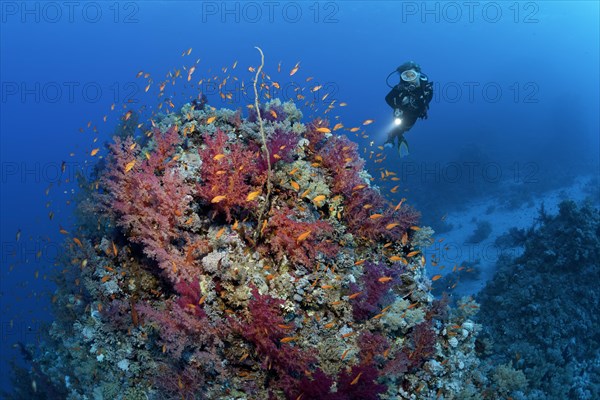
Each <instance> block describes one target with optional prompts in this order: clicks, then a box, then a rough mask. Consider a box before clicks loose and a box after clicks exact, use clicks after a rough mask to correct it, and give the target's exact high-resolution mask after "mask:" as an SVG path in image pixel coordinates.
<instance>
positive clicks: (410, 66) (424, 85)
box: [385, 61, 433, 156]
mask: <svg viewBox="0 0 600 400" xmlns="http://www.w3.org/2000/svg"><path fill="white" fill-rule="evenodd" d="M396 72H397V73H398V74H399V75H400V82H399V83H398V84H397V85H396V86H391V85H390V84H389V82H388V81H389V79H390V77H391V76H392V75H393V74H394V73H396ZM385 82H386V84H387V85H388V86H389V87H390V88H392V90H390V92H389V93H388V94H387V96H385V101H386V103H388V105H389V106H390V107H392V109H393V110H394V125H395V127H394V128H393V129H392V130H391V131H390V132H389V133H388V137H387V140H386V141H385V145H386V146H388V145H389V146H393V145H394V141H395V139H396V138H397V139H398V144H397V146H398V152H399V153H400V155H401V156H404V155H406V154H408V142H407V141H406V138H405V137H404V134H405V133H406V132H408V131H409V130H410V128H412V127H413V125H414V124H415V122H417V119H419V118H421V119H426V118H427V110H428V109H429V102H431V99H432V98H433V83H432V82H430V81H429V79H428V78H427V75H425V74H424V73H422V72H421V67H420V66H419V65H418V64H416V63H414V62H412V61H409V62H406V63H404V64H402V65H401V66H399V67H398V68H396V70H395V71H393V72H391V73H390V74H389V75H388V76H387V78H386V80H385Z"/></svg>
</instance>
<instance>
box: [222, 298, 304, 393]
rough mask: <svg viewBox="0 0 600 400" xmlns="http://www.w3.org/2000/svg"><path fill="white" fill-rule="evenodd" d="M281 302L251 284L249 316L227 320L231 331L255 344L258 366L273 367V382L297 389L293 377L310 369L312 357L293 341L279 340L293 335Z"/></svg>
mask: <svg viewBox="0 0 600 400" xmlns="http://www.w3.org/2000/svg"><path fill="white" fill-rule="evenodd" d="M283 303H284V301H283V300H280V299H276V298H274V297H271V296H269V295H266V294H265V295H261V294H259V293H258V290H257V289H256V287H252V299H251V300H250V301H249V303H248V314H249V316H248V318H246V319H245V320H244V321H240V320H237V319H234V318H230V319H229V320H230V326H231V327H232V329H233V331H234V332H235V333H237V334H238V335H240V336H242V337H244V338H245V339H246V340H247V341H249V342H250V343H252V344H253V345H254V347H255V349H256V354H257V356H258V357H259V359H260V361H261V368H263V369H264V370H270V369H273V370H274V371H275V372H276V373H277V374H278V377H277V382H276V385H277V386H278V387H279V388H280V389H281V390H283V391H284V392H288V393H289V392H291V391H294V390H297V385H298V383H299V380H298V379H296V378H299V377H301V376H302V375H303V374H304V371H307V370H309V369H310V364H311V363H313V362H315V359H314V358H313V357H311V356H310V355H308V353H307V352H305V351H302V350H300V349H299V348H298V347H296V346H295V345H293V344H291V343H282V342H281V340H282V339H283V338H284V337H288V336H289V335H293V332H290V331H289V330H287V329H285V326H286V322H285V320H284V319H283V316H282V311H281V306H282V305H283ZM294 377H296V378H294Z"/></svg>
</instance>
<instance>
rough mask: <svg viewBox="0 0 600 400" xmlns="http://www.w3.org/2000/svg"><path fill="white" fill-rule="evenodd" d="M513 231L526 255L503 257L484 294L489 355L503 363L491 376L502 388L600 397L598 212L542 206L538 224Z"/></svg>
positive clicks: (536, 394) (539, 395)
mask: <svg viewBox="0 0 600 400" xmlns="http://www.w3.org/2000/svg"><path fill="white" fill-rule="evenodd" d="M511 235H512V236H513V239H514V238H518V239H519V241H522V243H521V245H522V246H523V247H524V251H523V254H522V255H520V256H518V257H516V258H512V257H508V256H505V257H503V258H501V259H500V260H499V262H498V271H497V273H496V275H495V277H494V279H493V280H492V281H490V282H489V284H488V285H487V286H486V288H485V289H484V290H483V291H482V293H481V295H480V301H481V313H480V316H479V318H480V321H481V322H482V324H483V326H484V328H485V330H484V332H485V336H484V338H485V340H487V341H488V342H489V343H491V344H490V345H489V346H488V347H489V349H488V352H491V353H492V354H493V356H490V359H491V360H493V361H494V362H496V363H498V364H503V365H500V366H499V367H498V368H497V371H496V372H495V373H494V376H493V379H494V381H495V382H496V383H497V385H498V386H499V389H500V392H501V393H504V394H508V393H509V392H511V391H515V390H517V389H518V390H520V391H521V393H525V394H526V398H528V399H536V400H537V399H597V398H600V384H599V382H600V351H599V349H600V335H599V332H600V331H599V328H598V326H600V318H599V314H598V312H597V310H598V309H600V294H599V292H598V280H599V279H600V267H599V264H598V260H599V259H600V212H599V211H598V209H595V208H593V207H592V206H591V205H590V204H588V203H584V204H582V205H579V206H578V205H576V204H575V203H574V202H572V201H564V202H562V203H561V204H560V206H559V212H558V214H557V215H553V216H552V215H548V214H547V213H546V211H545V210H544V208H543V207H542V208H541V209H540V213H539V218H538V221H537V223H536V225H534V226H533V227H531V228H530V229H529V230H527V232H520V231H517V230H515V229H513V230H511ZM507 240H508V239H505V240H503V242H506V241H507ZM509 369H516V370H517V371H510V370H509ZM525 382H527V384H525ZM517 383H519V385H517ZM515 398H516V397H515Z"/></svg>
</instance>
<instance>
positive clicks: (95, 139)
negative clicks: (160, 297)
mask: <svg viewBox="0 0 600 400" xmlns="http://www.w3.org/2000/svg"><path fill="white" fill-rule="evenodd" d="M599 10H600V9H599V5H598V2H595V1H569V2H567V1H565V2H562V1H555V2H536V1H531V2H530V1H527V2H420V1H373V2H371V1H369V2H367V1H364V2H363V1H326V2H293V1H292V2H260V1H259V2H252V1H250V2H235V1H231V2H220V1H215V2H212V1H203V2H193V1H168V2H162V1H144V2H141V1H140V2H135V1H131V2H129V1H121V2H93V1H92V2H81V3H79V2H63V1H56V2H55V1H48V2H46V1H43V2H40V1H28V2H21V1H3V2H1V3H0V52H1V53H0V75H1V76H0V81H1V85H2V89H1V100H0V107H1V113H0V132H1V133H0V165H1V171H0V184H1V193H0V202H1V204H0V213H1V215H0V220H1V224H0V243H1V244H2V260H1V263H2V265H1V268H0V302H1V304H0V309H1V310H2V317H1V326H2V341H1V343H0V345H1V346H2V347H1V349H0V354H2V360H1V361H2V362H1V363H0V377H2V388H4V389H5V390H8V389H9V382H8V379H7V376H8V370H9V365H8V360H10V359H11V358H12V357H17V356H18V355H19V354H18V351H17V350H16V349H15V348H14V347H13V344H14V343H16V342H29V343H31V342H35V340H36V339H37V337H38V334H39V329H40V322H42V321H50V320H52V315H50V313H49V304H50V302H51V301H52V292H53V285H52V283H51V282H49V279H46V277H47V276H48V274H49V271H50V270H51V267H52V266H53V265H52V264H54V262H55V261H56V255H57V254H58V253H59V252H60V250H59V249H60V243H61V242H62V240H63V239H64V236H63V235H62V234H61V233H60V232H59V230H60V229H61V228H64V229H65V230H67V231H69V229H70V226H71V224H72V222H73V218H74V216H73V203H72V198H73V191H76V190H77V185H76V184H74V181H75V179H76V171H79V170H84V171H85V173H90V172H91V168H92V165H93V163H94V162H95V161H96V159H95V158H94V157H90V151H91V150H92V149H94V148H100V149H104V145H103V143H104V142H106V141H107V140H109V138H110V136H111V134H112V132H113V130H114V128H115V126H116V123H117V118H118V116H117V114H116V113H117V112H121V110H122V108H121V107H122V105H123V104H126V105H128V107H132V108H134V109H135V107H136V106H138V105H139V106H140V107H141V106H142V105H144V106H145V107H148V112H152V111H154V110H155V109H156V107H157V104H158V103H159V102H160V101H164V99H159V100H157V99H156V86H158V84H159V82H160V81H161V80H163V79H164V77H165V75H166V74H167V73H168V72H169V71H171V73H173V74H174V73H176V72H175V71H176V70H178V69H181V68H182V66H183V65H188V66H189V65H191V64H192V63H193V62H195V61H196V60H197V59H200V62H199V63H198V64H197V69H196V71H195V72H194V80H196V79H195V78H196V77H197V78H198V79H200V78H201V77H210V76H213V75H220V76H222V75H225V73H224V72H223V70H222V68H224V67H227V68H229V71H232V65H233V64H234V63H235V62H236V61H237V63H238V64H237V73H238V74H239V76H240V77H241V78H243V79H245V83H246V85H248V84H249V83H250V82H251V74H250V72H248V67H250V66H254V67H256V66H257V65H258V63H259V54H258V52H257V51H256V49H255V46H260V47H261V48H262V50H263V51H264V53H265V71H266V73H267V74H272V75H276V73H277V69H278V65H279V64H281V69H282V71H283V73H282V74H281V75H282V76H283V79H289V77H288V76H287V75H288V73H287V72H288V71H289V70H291V69H292V68H293V67H294V66H295V65H296V64H297V63H299V66H300V67H299V70H298V73H297V76H296V78H298V81H299V82H301V83H304V84H305V85H306V86H307V87H308V86H312V87H314V86H315V85H322V89H321V91H320V92H319V96H316V95H315V96H314V99H315V101H316V103H317V104H316V111H313V112H312V116H315V117H316V116H323V114H322V113H323V112H324V111H325V110H326V108H327V105H328V104H329V102H330V101H331V100H333V99H335V100H337V101H338V103H339V102H346V103H347V104H348V105H347V106H346V107H343V108H339V107H338V108H336V109H335V110H334V112H332V113H331V114H329V115H325V116H326V117H330V118H333V115H335V116H339V117H340V121H343V123H344V125H345V126H347V127H352V126H361V124H362V123H363V121H365V120H367V119H373V120H374V122H373V123H372V124H370V125H369V126H367V127H365V129H367V130H368V132H369V135H368V137H362V135H360V134H357V135H356V136H355V135H354V133H347V134H348V135H349V136H350V138H351V139H354V140H356V141H358V142H359V143H360V145H361V149H365V150H364V153H363V154H364V157H365V158H366V159H367V160H368V163H367V165H368V167H369V168H370V170H371V171H372V175H373V176H375V177H377V176H378V175H379V173H380V172H381V171H380V169H381V168H384V169H387V170H389V171H396V172H397V173H398V174H399V175H398V176H399V177H400V181H399V182H400V188H399V189H396V190H393V191H392V193H391V194H390V196H391V198H392V199H394V200H395V201H399V200H400V199H401V198H403V197H405V198H407V201H408V202H410V203H411V204H412V205H414V206H415V207H416V208H417V209H418V210H419V211H420V212H421V213H422V216H423V217H422V218H423V223H424V224H427V225H431V226H432V227H433V228H434V229H435V230H437V231H439V232H444V231H445V233H444V234H443V235H446V236H445V240H446V243H448V242H451V243H455V244H456V246H457V248H460V249H462V250H460V251H459V252H460V253H461V255H456V254H454V255H452V256H450V255H449V254H448V253H447V252H444V251H443V250H440V249H438V250H437V253H436V252H435V251H433V252H432V254H431V256H432V257H433V258H434V259H435V258H436V257H437V258H438V259H440V258H441V259H443V258H444V257H447V258H451V261H449V262H448V266H447V268H448V270H450V269H451V268H452V265H453V264H457V263H458V264H460V263H464V262H465V261H467V262H474V261H475V260H479V268H481V270H482V271H481V275H480V276H479V277H477V278H474V279H466V281H467V282H466V283H464V282H459V283H458V285H457V286H454V287H451V286H453V285H454V282H453V281H449V282H448V283H447V286H448V287H446V288H445V289H450V288H451V289H452V290H456V291H457V292H459V293H461V294H475V293H476V292H477V291H478V290H479V289H480V288H481V287H482V286H483V284H484V283H485V281H486V279H489V278H490V277H491V274H492V273H493V269H492V267H493V262H492V261H495V258H494V257H491V258H494V260H486V257H485V255H481V254H478V255H472V254H467V253H466V252H467V251H469V249H470V250H472V251H479V252H481V249H476V248H475V249H474V248H473V247H469V246H467V247H464V246H463V242H464V241H465V238H466V237H467V236H469V235H470V234H471V233H472V232H473V226H476V224H477V222H480V221H481V220H486V221H491V223H492V225H494V230H493V234H494V236H493V237H495V236H498V235H500V234H502V233H503V231H504V230H507V229H508V228H510V227H512V226H515V225H517V226H520V227H527V226H529V225H531V223H533V222H534V221H533V220H534V218H535V213H530V212H529V211H531V210H534V211H535V209H536V208H537V207H538V206H539V204H540V203H541V201H543V200H544V199H546V201H547V202H548V203H549V204H554V205H556V204H557V203H558V201H559V200H560V199H561V198H573V199H575V200H580V199H583V198H585V197H586V196H591V197H592V199H593V200H595V201H596V202H597V201H598V197H597V195H598V174H599V168H600V167H599V166H600V161H599V160H600V159H599V156H600V135H599V132H600V123H599V117H598V109H600V101H599V97H600V96H599V91H598V88H599V87H600V82H599V74H598V71H599V69H600V65H599V52H598V49H599V48H600V43H599V37H600V36H599ZM190 48H191V49H193V50H192V52H191V54H190V55H189V56H187V55H186V56H185V57H183V58H182V53H184V52H186V51H187V50H188V49H190ZM190 60H191V61H190ZM408 60H413V61H415V62H417V63H419V64H420V65H421V67H422V69H423V72H425V73H426V74H427V75H428V76H429V79H430V80H432V81H433V82H434V98H433V100H432V102H431V104H430V110H429V117H428V119H426V120H420V121H418V122H417V124H416V125H415V126H414V128H413V129H412V130H411V131H410V132H408V133H407V136H406V138H407V140H408V142H409V144H410V155H409V156H407V157H404V158H400V157H399V155H398V154H397V153H396V152H395V150H393V149H384V150H382V149H379V148H378V146H382V145H383V142H384V140H385V136H386V133H387V131H388V130H389V129H390V126H391V122H392V111H391V110H390V109H389V107H388V106H387V105H386V104H385V102H384V97H385V95H386V94H387V92H388V90H389V88H388V87H387V86H386V83H385V79H386V76H387V75H388V74H389V73H390V72H392V71H393V70H394V69H395V68H396V67H398V65H400V64H402V63H403V62H405V61H408ZM140 71H143V74H142V77H140V78H136V75H138V72H140ZM184 73H185V72H184ZM145 74H150V79H154V80H152V85H153V86H152V87H151V90H148V92H145V88H146V85H147V84H148V83H149V82H150V80H149V79H148V78H145V77H144V75H145ZM308 77H314V79H313V80H311V81H310V82H306V78H308ZM392 79H397V76H393V77H392ZM232 83H233V82H230V83H229V84H230V85H232ZM236 84H237V85H239V82H237V83H235V84H233V85H232V86H231V87H232V90H233V92H234V93H236V90H235V85H236ZM200 86H202V85H200ZM203 89H204V92H205V93H206V94H207V96H208V101H209V104H211V105H213V106H215V107H217V108H220V107H227V108H232V109H236V108H243V107H245V105H246V104H248V103H249V102H251V101H252V99H251V98H250V99H248V98H244V97H243V96H241V95H239V96H238V95H235V97H234V98H233V99H229V100H228V99H222V98H221V97H219V96H218V92H217V89H216V88H215V87H214V86H211V85H207V84H205V85H204V86H203ZM174 90H175V92H177V94H174V95H173V102H177V101H179V104H181V103H182V102H183V101H184V100H186V99H189V98H190V96H192V97H194V96H195V93H194V90H195V89H193V88H191V87H188V88H186V87H184V86H183V85H182V86H180V87H178V88H175V89H174ZM238 93H239V92H238ZM325 93H329V96H328V98H327V99H326V100H323V99H322V95H324V94H325ZM310 94H312V92H309V95H310ZM249 100H250V101H249ZM112 104H116V106H115V108H116V110H115V111H114V112H111V111H110V108H111V105H112ZM152 107H154V108H152ZM306 114H307V116H310V115H311V111H308V109H307V111H306ZM105 115H107V116H108V117H107V122H103V117H104V116H105ZM88 123H89V126H88ZM94 127H97V129H96V131H94ZM361 151H362V150H361ZM371 152H373V153H372V156H371V158H370V159H369V156H370V155H371ZM378 153H383V154H385V157H384V156H382V155H379V156H378V155H377V154H378ZM377 160H381V161H377ZM376 161H377V162H376ZM395 185H396V183H394V181H386V182H385V183H382V184H381V187H382V190H383V191H385V192H387V193H389V192H390V190H392V189H393V188H394V186H395ZM46 192H47V193H46ZM494 199H495V200H496V202H494ZM596 206H597V203H596ZM514 210H517V212H516V214H515V213H514V212H513V213H511V211H514ZM555 210H556V208H555V209H554V211H555ZM49 213H52V214H50V215H51V216H52V217H51V218H50V216H49ZM515 215H516V216H521V217H522V219H518V218H515ZM449 225H451V226H449ZM453 235H454V236H453ZM437 238H438V237H436V239H437ZM439 238H441V237H439ZM486 238H487V237H486ZM457 243H458V244H457ZM465 249H466V250H465ZM432 268H433V266H432ZM446 272H448V271H443V272H442V274H446ZM434 273H437V272H435V268H433V269H432V271H431V274H432V275H433V274H434ZM442 289H444V288H442ZM440 291H441V289H440ZM596 328H597V327H596Z"/></svg>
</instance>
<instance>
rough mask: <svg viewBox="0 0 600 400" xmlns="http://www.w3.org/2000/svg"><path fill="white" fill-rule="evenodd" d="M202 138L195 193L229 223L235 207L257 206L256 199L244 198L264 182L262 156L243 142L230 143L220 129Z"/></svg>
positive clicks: (253, 207)
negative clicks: (261, 166) (202, 145)
mask: <svg viewBox="0 0 600 400" xmlns="http://www.w3.org/2000/svg"><path fill="white" fill-rule="evenodd" d="M203 139H204V144H205V147H204V148H203V149H201V150H200V151H199V154H200V157H201V158H202V166H201V167H200V178H201V179H202V183H201V184H198V186H197V194H198V195H199V196H200V197H201V198H203V199H204V200H206V201H207V202H209V203H211V205H212V207H214V209H215V210H216V211H218V212H220V213H224V214H225V216H226V219H227V221H228V222H230V221H231V220H232V212H233V211H234V210H235V209H236V208H246V209H252V210H253V209H255V208H256V204H257V202H256V201H246V198H247V196H248V194H249V193H250V192H253V191H256V190H260V188H261V187H262V186H263V184H264V182H265V179H266V174H265V173H264V172H261V171H260V168H259V162H260V159H261V155H260V152H258V151H251V150H248V149H247V146H245V145H243V144H242V143H229V142H228V141H227V135H226V134H225V133H224V132H223V131H221V130H220V129H218V130H217V133H216V134H215V135H213V136H211V135H210V134H205V135H204V136H203ZM218 196H219V197H218ZM220 196H224V197H223V198H221V197H220ZM216 199H220V200H219V201H216Z"/></svg>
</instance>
